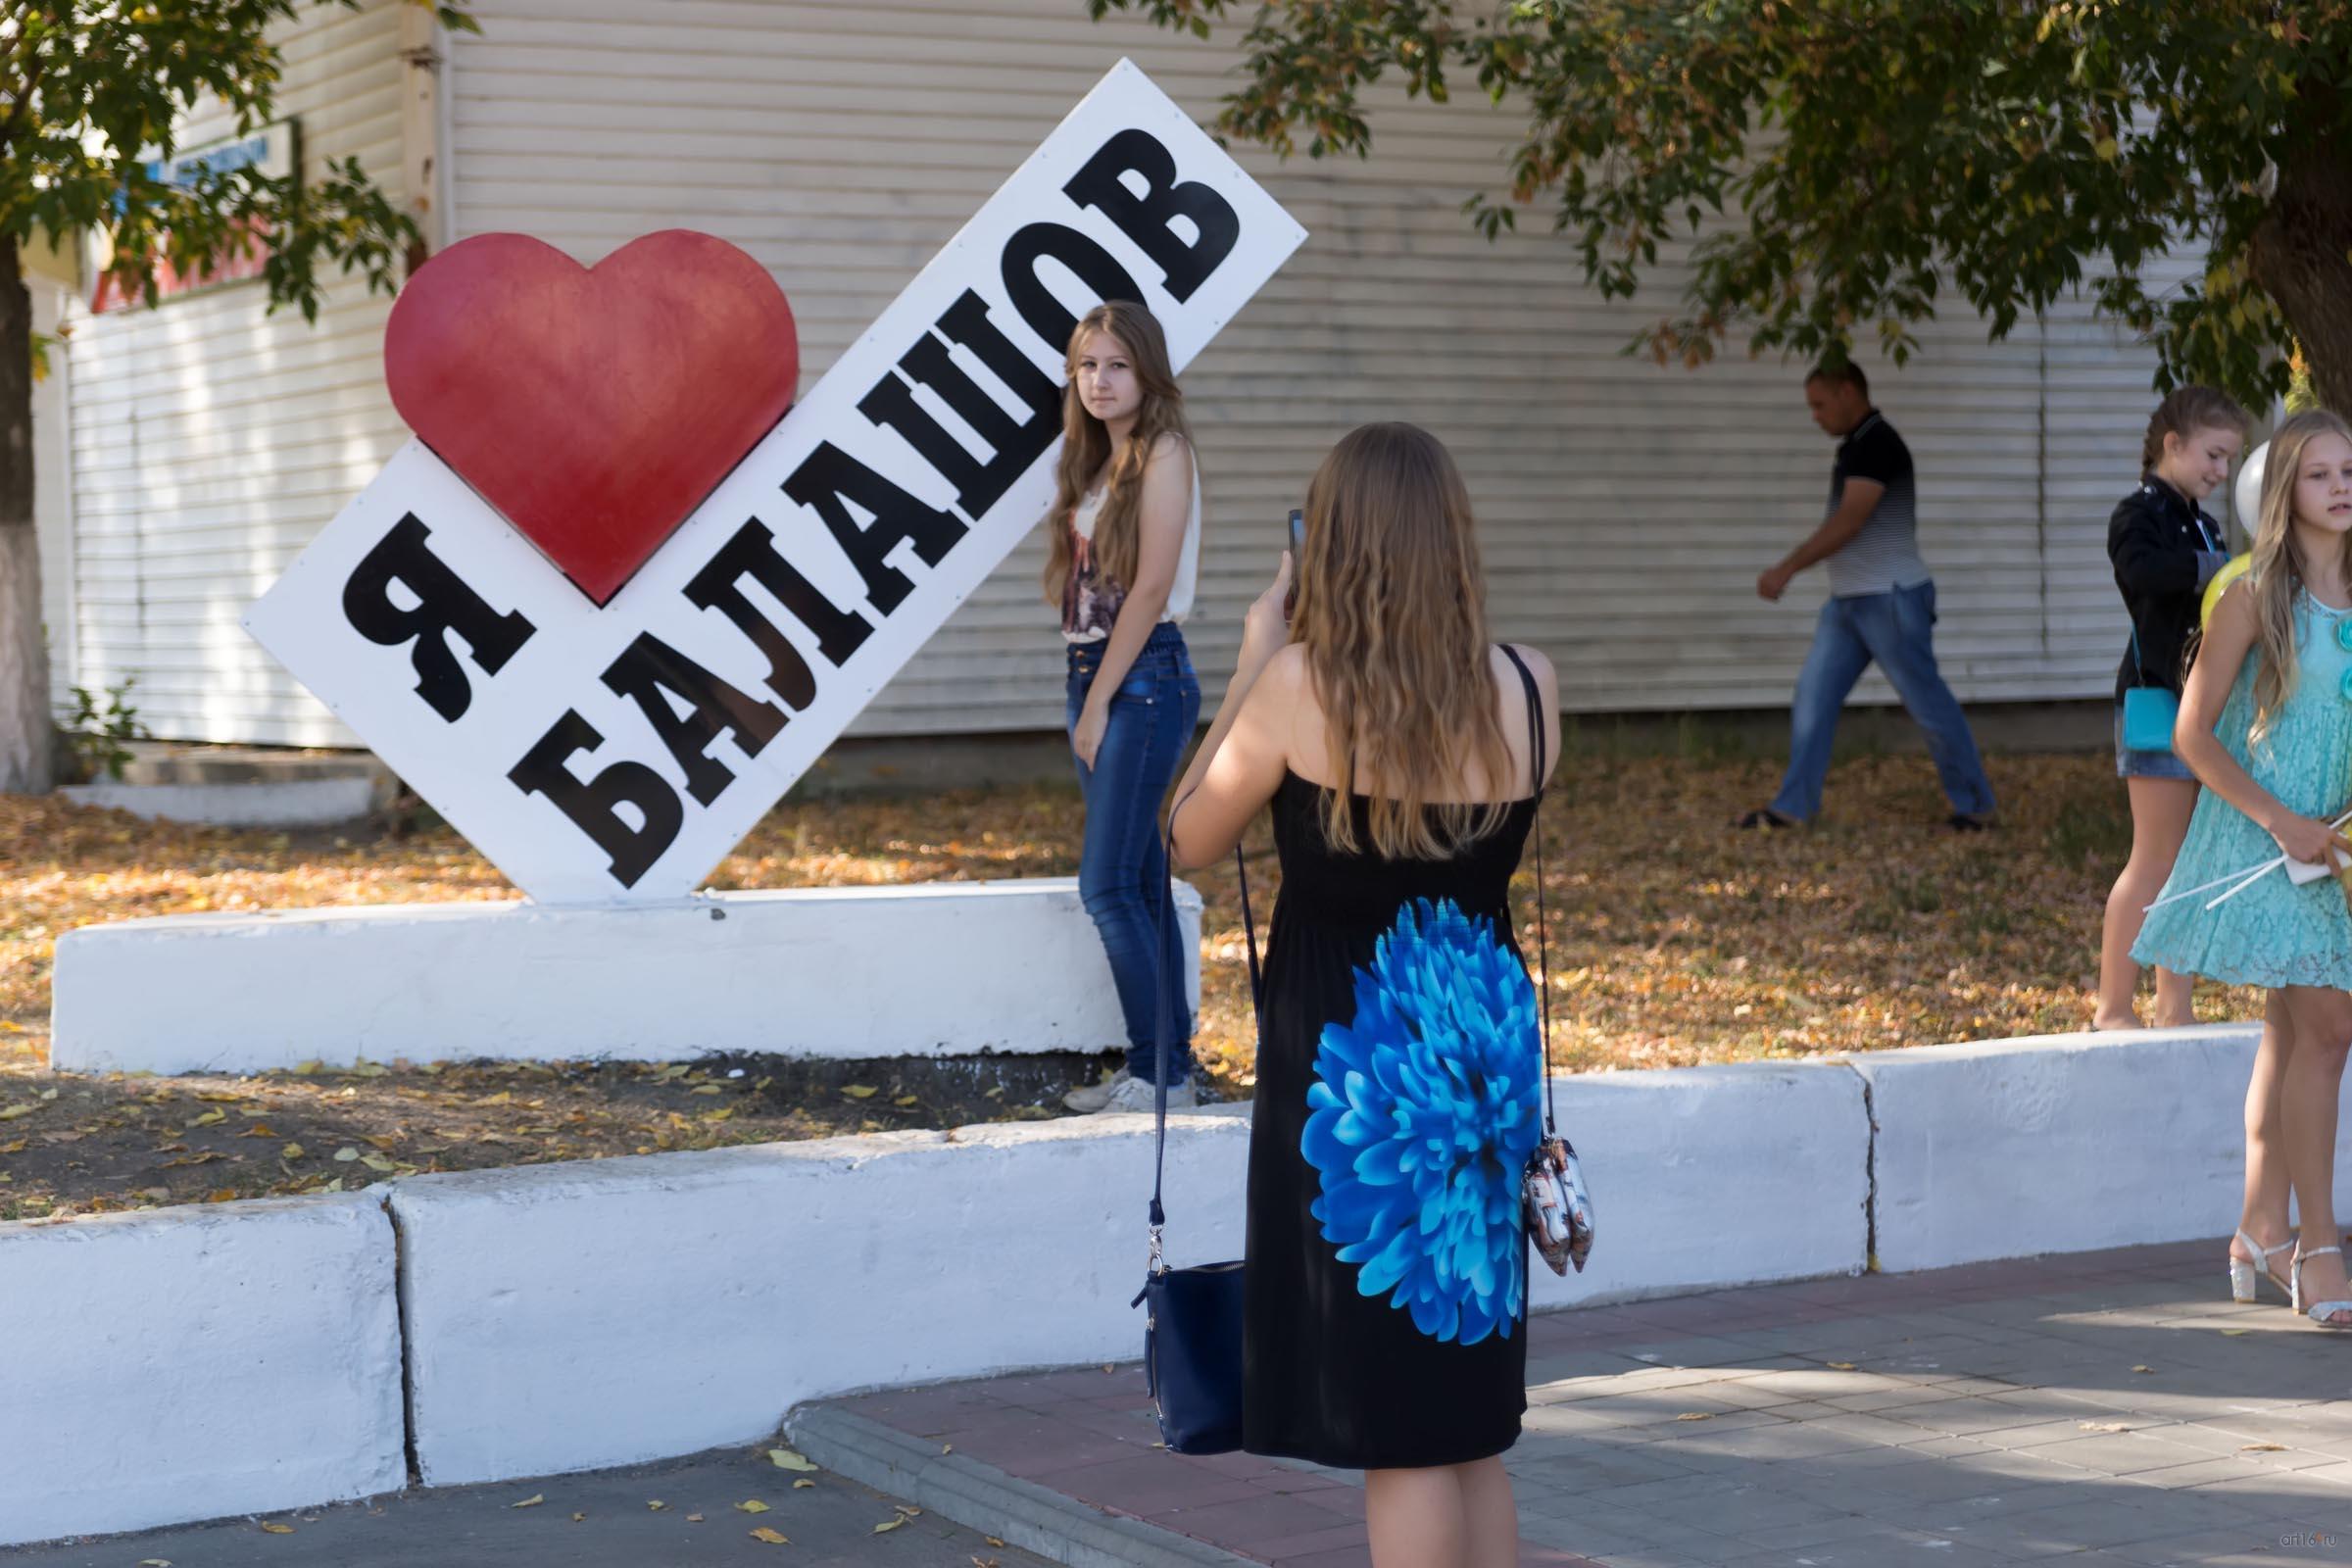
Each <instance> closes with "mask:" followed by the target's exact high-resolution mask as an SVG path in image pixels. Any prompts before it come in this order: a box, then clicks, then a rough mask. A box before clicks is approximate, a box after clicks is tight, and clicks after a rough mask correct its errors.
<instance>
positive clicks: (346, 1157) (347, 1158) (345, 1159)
mask: <svg viewBox="0 0 2352 1568" xmlns="http://www.w3.org/2000/svg"><path fill="white" fill-rule="evenodd" d="M359 1157H360V1152H359V1151H358V1150H356V1149H354V1148H352V1147H351V1146H350V1145H349V1144H345V1145H344V1146H343V1147H342V1148H341V1149H338V1150H336V1151H335V1158H336V1160H337V1161H339V1162H340V1163H342V1164H345V1165H348V1164H350V1163H351V1162H352V1161H353V1160H355V1159H357V1158H359Z"/></svg>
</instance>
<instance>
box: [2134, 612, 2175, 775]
mask: <svg viewBox="0 0 2352 1568" xmlns="http://www.w3.org/2000/svg"><path fill="white" fill-rule="evenodd" d="M2131 673H2132V675H2133V676H2134V677H2137V675H2138V674H2139V628H2138V627H2137V626H2134V627H2132V628H2131ZM2179 720H2180V697H2179V696H2178V695H2176V694H2175V693H2173V692H2171V691H2169V690H2167V689H2166V688H2164V687H2162V686H2132V687H2130V688H2128V689H2127V690H2126V691H2125V692H2124V750H2125V751H2127V752H2169V751H2171V750H2172V749H2173V726H2174V724H2175V723H2177V722H2178V721H2179Z"/></svg>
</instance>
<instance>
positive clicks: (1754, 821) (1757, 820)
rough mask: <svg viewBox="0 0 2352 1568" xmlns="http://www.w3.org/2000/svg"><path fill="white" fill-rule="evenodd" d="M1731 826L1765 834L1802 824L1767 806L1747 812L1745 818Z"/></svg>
mask: <svg viewBox="0 0 2352 1568" xmlns="http://www.w3.org/2000/svg"><path fill="white" fill-rule="evenodd" d="M1732 826H1734V827H1741V828H1757V829H1761V830H1763V831H1765V832H1770V831H1772V830H1773V829H1775V828H1784V827H1802V826H1804V824H1803V823H1802V822H1799V821H1798V820H1797V819H1796V818H1795V817H1793V816H1783V815H1782V814H1781V813H1780V812H1778V811H1776V810H1774V809H1772V808H1771V807H1769V806H1759V807H1757V808H1756V809H1754V810H1752V811H1750V812H1748V813H1747V814H1746V815H1745V816H1743V817H1741V818H1740V820H1738V821H1737V822H1734V823H1733V824H1732Z"/></svg>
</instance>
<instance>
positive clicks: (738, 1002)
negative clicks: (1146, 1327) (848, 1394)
mask: <svg viewBox="0 0 2352 1568" xmlns="http://www.w3.org/2000/svg"><path fill="white" fill-rule="evenodd" d="M1176 911H1177V918H1178V921H1179V923H1180V925H1181V928H1182V934H1181V936H1180V939H1179V942H1180V948H1181V951H1183V952H1184V953H1186V954H1189V955H1193V956H1192V957H1191V958H1190V959H1189V961H1188V962H1187V964H1186V968H1185V977H1184V984H1185V995H1186V996H1188V997H1190V998H1192V999H1194V1002H1195V1005H1198V1000H1199V997H1200V995H1201V972H1200V958H1199V956H1198V955H1199V953H1200V949H1201V944H1200V934H1201V896H1200V894H1199V893H1198V892H1196V891H1195V890H1194V889H1193V888H1192V887H1191V886H1189V885H1188V884H1185V883H1181V882H1180V883H1178V884H1177V885H1176ZM55 984H56V993H55V995H56V1000H55V1004H54V1011H53V1020H54V1021H53V1028H54V1034H53V1037H52V1044H51V1048H50V1049H51V1059H52V1060H53V1061H54V1062H55V1063H56V1065H57V1066H59V1067H61V1068H67V1069H71V1070H73V1071H76V1072H91V1071H135V1070H138V1069H142V1068H143V1069H146V1070H148V1071H152V1072H254V1071H259V1070H262V1069H265V1068H270V1067H291V1066H294V1065H296V1064H298V1063H300V1062H304V1061H311V1060H317V1061H322V1062H326V1063H329V1064H340V1063H349V1062H353V1061H356V1060H358V1059H360V1058H362V1057H367V1058H368V1059H371V1060H376V1061H389V1060H392V1059H394V1058H396V1057H402V1056H405V1057H408V1058H410V1059H412V1060H417V1061H430V1060H462V1059H468V1058H473V1057H494V1058H502V1059H507V1058H512V1059H529V1060H557V1059H562V1060H581V1059H587V1058H597V1057H619V1058H623V1059H630V1060H649V1061H665V1060H672V1059H676V1058H679V1057H685V1056H693V1055H698V1054H706V1053H710V1052H718V1051H729V1052H751V1051H766V1052H778V1053H783V1054H792V1055H805V1056H823V1057H833V1058H852V1057H862V1056H890V1055H913V1056H931V1055H958V1054H969V1053H976V1052H982V1051H1008V1052H1039V1051H1100V1050H1105V1049H1109V1048H1112V1047H1117V1046H1123V1045H1125V1043H1126V1039H1127V1032H1126V1028H1125V1025H1124V1023H1123V1022H1122V1020H1121V1016H1120V1013H1119V1005H1118V1000H1117V995H1116V993H1115V992H1114V991H1113V990H1112V988H1111V981H1110V966H1109V963H1108V960H1106V959H1105V958H1104V957H1103V943H1102V939H1101V937H1100V936H1098V935H1097V933H1096V930H1095V924H1094V921H1093V920H1092V919H1091V918H1090V917H1089V916H1088V915H1087V912H1086V909H1085V907H1084V906H1083V905H1082V904H1081V903H1080V902H1079V898H1078V885H1077V882H1076V880H1075V879H1074V878H1069V877H1050V878H1035V879H1030V880H1024V881H1009V882H930V883H924V884H921V885H919V886H914V887H877V888H813V889H794V890H789V891H779V892H754V893H714V894H707V895H702V896H698V897H696V898H693V899H687V900H681V901H679V902H678V903H675V904H665V905H658V906H650V907H629V908H550V907H542V906H539V905H534V904H530V903H527V902H522V901H515V902H504V903H482V904H422V905H419V904H405V905H382V906H375V907H366V908H327V909H292V910H284V911H279V912H273V913H261V914H175V915H165V916H162V917H159V918H154V919H144V920H122V921H117V922H115V923H113V924H109V925H93V926H82V927H80V928H79V929H77V930H73V931H69V932H67V933H66V934H65V935H64V936H63V937H61V938H59V939H58V944H57V970H56V981H55Z"/></svg>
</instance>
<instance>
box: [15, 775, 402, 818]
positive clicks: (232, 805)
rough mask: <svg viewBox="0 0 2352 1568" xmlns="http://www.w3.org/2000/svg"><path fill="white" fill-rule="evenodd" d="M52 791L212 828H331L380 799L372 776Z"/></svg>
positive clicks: (105, 783) (76, 800) (102, 784)
mask: <svg viewBox="0 0 2352 1568" xmlns="http://www.w3.org/2000/svg"><path fill="white" fill-rule="evenodd" d="M57 793H58V794H60V795H62V796H64V797H65V798H66V799H67V800H69V801H72V802H73V804H74V805H76V806H103V807H111V808H113V809H116V810H122V811H128V812H129V813H130V814H131V815H133V816H136V817H139V818H141V819H143V820H145V821H150V822H152V821H156V820H158V819H159V818H160V819H161V820H164V821H167V822H195V823H202V824H206V825H209V826H212V827H331V826H333V825H334V824H336V823H338V822H355V821H357V820H359V819H360V818H361V817H363V816H366V815H367V814H368V812H369V811H372V810H374V809H376V807H377V806H378V805H380V804H381V800H380V796H381V791H380V790H379V788H378V786H377V784H376V781H375V780H374V779H372V778H369V777H367V776H365V775H359V774H355V775H351V776H347V777H343V778H304V779H280V780H270V781H268V782H256V783H249V784H128V783H117V782H115V781H114V780H112V779H101V780H100V781H98V782H97V783H94V784H67V785H63V786H61V787H60V788H59V790H58V792H57Z"/></svg>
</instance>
